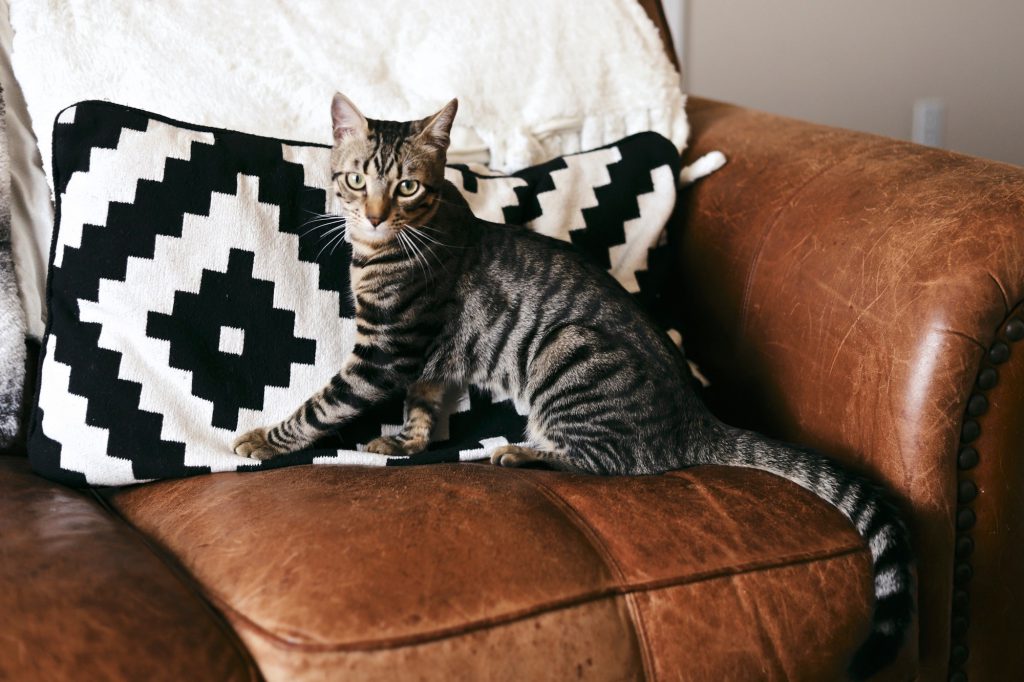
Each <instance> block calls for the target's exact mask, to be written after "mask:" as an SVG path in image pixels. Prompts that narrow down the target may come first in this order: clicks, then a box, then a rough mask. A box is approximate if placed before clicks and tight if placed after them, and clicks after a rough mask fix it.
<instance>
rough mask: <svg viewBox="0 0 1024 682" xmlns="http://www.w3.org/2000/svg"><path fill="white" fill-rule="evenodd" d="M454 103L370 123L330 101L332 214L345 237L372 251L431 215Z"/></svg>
mask: <svg viewBox="0 0 1024 682" xmlns="http://www.w3.org/2000/svg"><path fill="white" fill-rule="evenodd" d="M458 108H459V102H458V100H454V99H453V100H452V101H451V102H449V103H448V104H446V105H445V106H444V107H443V108H442V109H441V110H440V111H438V112H437V113H436V114H433V115H432V116H428V117H426V118H424V119H422V120H419V121H404V122H395V121H375V120H373V119H368V118H366V117H365V116H363V114H362V113H360V111H359V109H357V108H356V106H355V105H354V104H353V103H352V101H351V100H349V99H348V98H347V97H345V96H344V95H342V94H341V93H340V92H339V93H336V94H335V95H334V100H333V101H332V102H331V120H332V123H333V128H334V149H333V151H332V152H331V177H332V178H333V181H334V184H333V187H332V189H333V192H334V196H333V207H334V212H335V213H337V214H339V215H341V216H343V217H344V218H345V223H346V226H347V228H346V234H347V238H348V239H349V240H350V241H352V242H354V243H360V244H364V245H366V246H370V247H375V246H379V245H381V244H384V243H386V242H389V241H391V240H393V239H395V235H396V233H397V232H398V231H400V230H402V229H403V228H404V227H405V226H406V225H412V226H413V227H417V226H419V225H423V224H425V223H426V222H427V221H429V220H430V218H431V217H432V216H433V214H434V212H435V211H436V210H437V207H438V203H439V201H440V193H441V185H442V183H443V182H444V164H445V158H446V156H445V153H446V152H447V150H448V143H449V133H450V132H451V129H452V121H454V120H455V112H456V111H457V110H458Z"/></svg>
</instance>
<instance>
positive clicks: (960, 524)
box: [949, 315, 1024, 682]
mask: <svg viewBox="0 0 1024 682" xmlns="http://www.w3.org/2000/svg"><path fill="white" fill-rule="evenodd" d="M1000 331H1001V332H1002V334H1003V336H1004V337H1005V338H1006V340H1008V341H1009V342H1011V343H1016V342H1017V341H1024V319H1021V318H1020V317H1018V316H1016V315H1014V316H1012V317H1011V318H1010V319H1009V320H1007V321H1006V323H1005V324H1004V325H1003V326H1002V328H1001V329H1000ZM1009 359H1010V346H1009V344H1007V343H1006V341H1003V340H1001V339H998V338H997V339H996V340H994V341H993V342H992V345H991V346H989V349H988V352H987V353H985V361H986V364H990V365H1000V364H1002V363H1004V362H1006V361H1007V360H1009ZM998 383H999V371H998V370H997V369H996V368H995V367H982V368H980V369H979V371H978V376H977V378H976V379H975V386H976V387H977V389H978V392H976V393H974V394H973V395H971V397H970V398H969V399H968V401H967V407H966V409H965V410H964V413H965V414H964V422H963V426H962V427H961V429H960V442H961V443H962V444H963V445H962V446H961V447H960V450H959V451H958V452H957V456H956V466H957V469H958V470H959V471H960V476H961V477H963V476H965V475H966V474H965V472H968V471H970V470H971V469H973V468H974V467H976V466H977V465H978V460H979V459H980V456H979V454H978V450H977V449H976V448H974V447H972V446H970V445H967V444H968V443H972V442H974V441H975V440H977V439H978V437H979V436H980V435H981V424H980V423H979V421H978V418H979V417H981V416H983V415H984V414H985V413H987V412H988V409H989V406H990V403H989V400H988V397H987V396H985V394H984V391H989V390H991V389H993V388H995V387H996V385H997V384H998ZM980 492H981V491H980V490H979V489H978V485H977V484H976V483H975V482H974V481H972V480H971V479H969V478H961V479H960V480H959V481H958V482H957V488H956V497H957V504H958V505H959V509H958V510H957V513H956V529H957V536H956V545H955V550H954V551H955V561H956V564H955V565H954V567H953V585H954V586H955V587H954V591H953V618H952V620H951V621H950V653H949V681H950V682H967V673H965V672H964V671H963V670H962V667H963V665H964V664H965V663H966V662H967V659H968V656H969V655H970V650H969V649H968V648H967V643H966V642H965V641H964V640H965V639H966V637H967V632H968V629H969V628H970V619H969V616H968V613H969V611H970V594H969V592H968V590H967V584H968V583H970V582H971V579H972V578H973V577H974V567H973V566H971V563H970V558H971V555H972V554H974V538H972V537H971V535H970V530H971V529H972V528H974V525H975V524H976V523H977V521H978V519H977V516H976V515H975V513H974V510H973V509H971V508H970V506H969V505H970V504H971V502H974V500H976V499H977V498H978V495H979V494H980Z"/></svg>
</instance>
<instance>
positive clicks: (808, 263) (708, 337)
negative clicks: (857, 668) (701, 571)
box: [673, 99, 1024, 679]
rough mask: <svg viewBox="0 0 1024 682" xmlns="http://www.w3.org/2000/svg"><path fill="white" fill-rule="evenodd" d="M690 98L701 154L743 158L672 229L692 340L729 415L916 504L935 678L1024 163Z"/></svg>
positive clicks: (1014, 261) (694, 148)
mask: <svg viewBox="0 0 1024 682" xmlns="http://www.w3.org/2000/svg"><path fill="white" fill-rule="evenodd" d="M689 110H690V117H691V122H692V125H693V130H694V134H693V138H692V141H691V147H690V149H689V150H688V152H687V157H692V158H696V157H698V156H699V155H701V154H704V153H706V152H708V151H711V150H714V149H720V150H722V151H723V152H725V154H726V156H727V157H728V158H729V163H728V164H727V165H726V166H725V168H723V169H722V170H720V171H718V172H717V173H715V174H714V175H713V176H711V177H709V178H707V179H705V180H702V181H701V182H700V183H698V184H697V185H696V186H695V187H694V189H693V190H692V191H691V192H688V193H687V195H686V196H685V197H684V198H683V205H682V207H681V210H680V212H679V218H680V220H679V221H678V223H677V224H676V225H675V226H674V228H673V239H674V240H675V243H676V244H677V246H678V249H679V251H678V252H679V256H680V281H679V287H680V292H682V295H681V298H682V299H683V301H682V302H683V306H684V308H685V311H684V312H685V314H686V317H687V324H686V325H685V326H684V329H685V331H686V341H687V349H688V352H689V353H690V355H691V356H692V357H693V358H694V359H695V360H696V361H697V362H698V363H699V364H700V365H701V367H702V369H703V370H704V371H705V373H707V374H708V376H709V377H710V378H711V380H712V382H713V384H714V388H713V390H712V395H713V396H716V397H717V398H718V400H717V403H718V405H719V406H720V407H721V408H723V409H725V411H726V412H727V413H730V416H731V418H733V419H734V420H738V421H741V422H745V423H748V424H754V425H759V426H762V427H763V428H765V429H766V430H768V431H769V432H771V433H773V434H774V435H778V436H781V437H785V438H788V439H792V440H798V441H802V442H805V443H808V444H810V445H813V446H816V447H818V448H820V449H822V450H824V451H825V452H827V453H830V454H832V455H833V456H836V457H838V458H840V459H842V460H844V461H846V462H849V463H851V464H853V465H855V466H857V467H859V468H861V469H863V470H865V471H866V472H869V473H870V474H872V475H874V476H875V477H877V478H879V479H881V480H883V481H885V482H886V483H887V484H888V485H889V486H890V487H891V488H892V489H894V490H896V491H897V492H898V495H899V497H900V499H901V501H902V502H903V504H904V505H905V506H906V507H907V508H911V509H913V512H912V514H911V515H910V523H911V526H912V531H913V534H914V539H915V549H916V552H917V554H918V557H919V567H918V573H919V575H920V580H921V587H920V591H921V605H920V621H921V641H920V647H921V656H922V666H923V668H922V676H923V677H925V678H927V679H932V678H944V677H945V675H946V667H947V659H948V655H949V649H948V645H949V627H950V622H949V608H950V607H949V605H950V598H951V587H952V579H953V576H952V556H953V535H954V533H953V515H954V513H955V511H956V500H955V486H956V466H955V462H956V452H957V444H958V440H959V431H960V425H961V422H962V415H963V410H964V405H965V402H966V400H967V398H968V397H969V395H970V387H971V385H972V383H973V381H974V377H975V373H976V371H977V368H978V363H979V360H980V358H981V355H982V353H983V351H984V349H985V348H987V346H988V344H989V342H990V341H991V339H992V337H993V334H994V333H995V330H996V328H997V326H998V324H999V322H1000V320H1002V319H1003V317H1004V316H1005V315H1006V314H1007V312H1008V309H1009V308H1010V307H1012V306H1013V305H1015V303H1016V302H1017V301H1019V300H1021V297H1022V296H1024V289H1022V284H1024V169H1020V168H1016V167H1013V166H1008V165H1004V164H998V163H992V162H987V161H982V160H979V159H972V158H968V157H964V156H960V155H956V154H952V153H948V152H943V151H939V150H933V149H925V148H922V147H917V146H914V145H911V144H907V143H902V142H897V141H894V140H889V139H883V138H879V137H875V136H871V135H865V134H860V133H853V132H848V131H843V130H836V129H831V128H825V127H822V126H815V125H811V124H807V123H801V122H798V121H793V120H789V119H785V118H781V117H777V116H772V115H768V114H762V113H759V112H755V111H751V110H747V109H741V108H737V107H732V106H729V105H723V104H717V103H712V102H708V101H703V100H699V99H692V100H691V102H690V106H689ZM684 163H685V161H684ZM1006 454H1009V453H1006ZM1018 490H1019V487H1018ZM1017 494H1018V495H1019V493H1017ZM1017 499H1018V504H1019V497H1018V498H1017ZM1015 603H1016V607H1015V608H1017V610H1018V611H1019V610H1020V608H1021V607H1022V606H1024V604H1021V603H1020V601H1017V602H1015Z"/></svg>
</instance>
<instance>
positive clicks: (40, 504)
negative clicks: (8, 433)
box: [0, 456, 260, 681]
mask: <svg viewBox="0 0 1024 682" xmlns="http://www.w3.org/2000/svg"><path fill="white" fill-rule="evenodd" d="M193 588H194V585H193V584H192V582H191V581H190V580H188V578H187V577H186V576H183V575H182V574H181V573H180V572H177V571H174V570H171V569H170V568H169V567H168V566H167V563H166V561H165V559H164V558H163V557H161V556H160V554H159V553H158V552H154V551H153V550H152V549H151V548H150V547H149V546H147V543H146V542H145V541H144V540H143V538H141V537H140V536H139V534H138V533H137V532H135V531H134V530H132V529H131V528H130V527H129V526H127V525H125V524H124V523H121V522H120V521H118V519H117V517H116V516H114V515H112V514H110V513H109V512H108V511H107V510H105V509H103V507H101V506H100V505H99V504H97V501H96V500H95V499H93V498H92V497H90V496H89V495H88V494H87V493H82V492H79V491H76V490H70V489H68V488H65V487H63V486H60V485H56V484H54V483H51V482H50V481H47V480H44V479H42V478H40V477H39V476H36V475H35V474H33V473H32V472H31V471H30V470H29V466H28V460H26V459H25V458H23V457H9V456H0V680H208V679H209V680H224V681H228V680H238V681H242V680H258V679H259V677H260V676H259V672H258V671H257V670H256V666H255V665H254V664H253V661H252V659H251V658H250V657H249V655H248V653H247V652H246V651H245V649H244V647H243V646H242V645H241V643H240V642H239V641H238V638H237V637H236V636H235V633H234V632H232V631H231V629H230V628H229V627H228V626H227V624H225V623H224V622H223V620H222V619H221V618H220V617H219V616H218V615H217V614H216V613H213V612H212V610H211V609H210V607H209V605H208V604H207V603H206V602H205V601H204V600H203V599H202V597H201V596H200V595H198V594H196V591H195V590H194V589H193Z"/></svg>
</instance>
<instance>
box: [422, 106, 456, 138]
mask: <svg viewBox="0 0 1024 682" xmlns="http://www.w3.org/2000/svg"><path fill="white" fill-rule="evenodd" d="M458 110H459V100H457V99H453V100H452V101H451V102H448V104H445V105H444V106H443V107H441V111H439V112H437V113H436V114H434V115H433V116H428V117H426V118H425V119H423V120H422V121H420V135H419V139H420V142H422V143H423V144H426V145H429V146H432V147H434V148H436V149H438V150H440V151H445V150H446V149H448V144H449V143H450V142H451V137H450V135H451V132H452V123H453V122H454V121H455V112H457V111H458Z"/></svg>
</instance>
